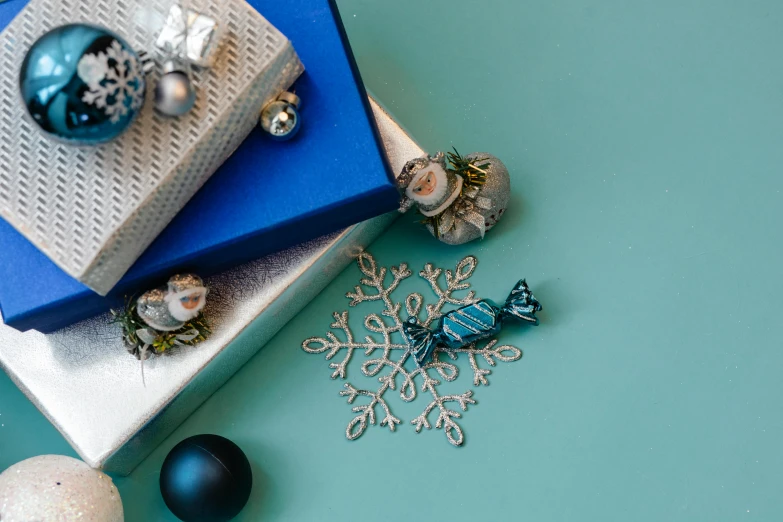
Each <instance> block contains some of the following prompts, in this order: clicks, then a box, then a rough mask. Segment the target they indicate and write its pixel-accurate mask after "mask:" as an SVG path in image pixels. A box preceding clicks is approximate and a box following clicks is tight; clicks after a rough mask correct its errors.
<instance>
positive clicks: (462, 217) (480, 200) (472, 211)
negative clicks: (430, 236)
mask: <svg viewBox="0 0 783 522" xmlns="http://www.w3.org/2000/svg"><path fill="white" fill-rule="evenodd" d="M479 191H480V189H479V187H469V188H467V189H466V190H465V192H464V193H463V194H462V195H461V196H460V197H458V198H457V200H456V201H455V202H454V203H452V204H451V206H450V207H449V208H447V209H446V210H444V211H443V213H442V214H441V215H440V217H439V219H438V233H439V234H441V235H442V234H446V233H447V232H448V231H449V230H451V229H453V228H454V227H455V226H456V224H457V221H464V222H465V223H468V224H470V225H472V226H473V227H475V228H477V229H478V231H479V232H480V233H481V238H482V239H483V238H484V234H485V233H486V231H487V227H486V221H485V220H484V216H482V215H481V214H480V213H479V212H477V211H476V209H477V208H478V209H482V210H489V209H491V208H492V200H491V199H489V198H486V197H484V196H479Z"/></svg>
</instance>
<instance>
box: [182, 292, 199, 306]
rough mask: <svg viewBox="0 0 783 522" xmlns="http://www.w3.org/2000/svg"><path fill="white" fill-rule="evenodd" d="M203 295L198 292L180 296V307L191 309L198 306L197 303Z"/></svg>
mask: <svg viewBox="0 0 783 522" xmlns="http://www.w3.org/2000/svg"><path fill="white" fill-rule="evenodd" d="M203 297H204V296H203V295H202V294H201V293H200V292H199V293H195V294H191V295H186V296H183V297H180V298H179V302H180V303H182V307H183V308H185V309H186V310H193V309H195V308H198V305H199V304H201V299H203Z"/></svg>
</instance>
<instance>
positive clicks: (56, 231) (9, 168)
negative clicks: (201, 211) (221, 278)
mask: <svg viewBox="0 0 783 522" xmlns="http://www.w3.org/2000/svg"><path fill="white" fill-rule="evenodd" d="M172 3H173V2H172V0H80V1H79V8H78V9H75V8H74V3H73V2H63V1H59V0H31V1H30V2H29V3H28V4H27V5H26V6H25V7H24V9H22V11H21V12H20V13H19V14H18V15H17V17H16V18H15V19H14V20H13V21H12V22H11V24H10V25H9V26H8V27H7V28H6V29H5V30H4V31H3V32H2V35H0V64H2V66H0V91H2V92H4V93H15V92H17V91H18V80H19V79H18V73H19V69H20V66H21V63H22V60H23V58H24V55H25V53H26V52H27V50H28V49H29V47H30V45H31V44H32V43H33V42H34V41H35V40H36V39H37V38H38V37H39V36H40V35H42V34H43V33H45V32H46V31H47V30H50V29H52V28H53V27H55V26H58V25H62V24H64V23H71V22H85V23H93V24H100V25H103V26H106V27H108V28H111V30H113V31H114V32H116V33H117V34H119V35H120V36H122V37H123V38H125V39H126V40H127V42H128V44H129V45H130V46H132V47H133V48H134V49H152V48H153V45H154V43H155V40H156V37H157V35H158V33H159V32H160V29H161V27H162V25H163V21H164V20H165V17H166V14H167V13H168V12H169V8H170V7H171V5H172ZM188 6H189V7H190V8H192V9H194V10H196V11H198V12H200V13H203V14H204V15H206V16H207V17H209V18H211V19H213V20H219V21H220V23H221V24H224V25H225V26H226V27H231V30H230V31H227V32H226V34H225V35H224V36H223V38H222V39H221V41H222V44H221V45H223V46H225V47H226V49H225V51H226V52H220V53H218V55H217V57H216V60H215V62H214V64H213V66H212V67H211V68H210V69H199V70H194V71H193V72H192V75H191V80H192V81H193V82H194V84H195V85H196V86H197V88H198V91H199V95H198V97H197V99H196V103H195V105H194V106H193V109H191V110H190V112H188V113H187V114H186V115H184V116H181V117H179V118H177V119H171V118H166V117H165V116H164V115H162V114H160V113H158V112H157V111H155V109H154V106H153V105H154V104H152V103H148V104H145V105H144V107H142V109H141V110H140V113H139V115H138V118H137V119H136V121H135V122H134V123H133V125H131V126H130V128H128V130H127V131H126V132H125V133H124V134H123V135H122V136H119V137H118V138H117V139H116V140H113V141H111V142H109V143H106V144H103V145H101V146H98V147H92V148H89V149H87V148H76V147H73V146H68V145H62V144H57V143H54V142H52V141H50V140H48V139H46V138H45V137H44V136H43V135H42V134H41V133H40V131H39V130H38V127H37V126H36V125H35V124H34V123H33V122H31V121H29V120H28V119H27V117H26V110H25V108H24V106H23V104H22V103H20V102H19V99H18V97H17V96H12V95H4V96H2V97H0V115H1V116H2V117H0V134H2V136H4V137H5V138H4V139H5V143H6V146H5V147H3V149H2V150H0V217H2V218H4V219H5V220H6V221H8V222H9V223H11V225H13V226H14V228H16V229H17V230H18V231H19V232H21V233H22V234H23V235H25V237H27V238H28V239H29V240H30V241H31V242H32V243H33V244H34V245H35V246H36V247H38V248H39V249H40V250H41V251H42V252H44V253H45V254H46V255H47V256H48V257H49V258H51V259H52V260H53V261H54V262H55V263H56V264H57V265H58V266H60V267H61V268H62V269H63V270H65V272H67V273H68V274H70V275H71V276H73V277H74V278H76V279H78V280H79V281H81V282H82V283H84V284H86V285H87V286H89V287H90V288H92V289H93V290H95V291H96V292H98V293H101V294H105V293H106V292H108V291H109V290H110V289H111V288H112V287H113V286H114V284H115V283H116V282H117V281H118V280H119V279H120V277H121V276H122V275H123V274H124V273H125V272H126V271H127V269H128V268H129V267H130V266H131V265H132V264H133V262H134V261H135V260H136V258H137V257H138V256H139V255H140V254H141V252H143V251H144V250H145V249H146V247H147V246H148V245H149V244H150V243H151V242H152V241H153V240H154V239H155V237H156V236H157V235H158V234H159V233H160V231H161V230H163V228H164V227H165V226H166V225H167V224H168V222H169V221H171V219H172V218H173V217H174V215H175V214H176V213H177V212H178V211H179V209H180V208H182V206H183V205H184V204H185V202H187V200H188V199H190V197H191V196H192V195H193V194H195V192H196V191H197V190H198V189H199V187H200V186H201V185H202V184H203V183H204V182H205V181H206V180H207V179H208V178H209V176H210V175H211V174H212V173H213V172H214V171H215V170H216V169H217V167H218V166H220V165H221V164H222V163H223V162H224V161H225V160H226V159H227V158H228V157H229V156H230V155H231V154H232V153H233V152H234V150H236V148H237V147H238V146H239V144H240V143H241V142H242V141H243V140H244V138H245V137H246V136H247V134H248V133H250V132H251V131H252V130H253V129H255V126H256V124H257V123H258V114H259V112H260V111H261V107H263V106H264V105H265V104H266V103H268V102H269V101H270V100H274V99H275V98H276V97H277V96H278V95H279V94H280V93H281V92H282V91H284V90H286V89H287V88H288V87H289V86H290V85H291V84H292V83H293V81H294V80H295V79H296V78H297V77H298V76H299V75H300V74H301V72H302V64H301V63H300V61H299V59H298V58H297V56H296V53H295V51H294V49H293V47H292V46H291V43H290V42H289V41H288V40H287V39H286V38H285V36H283V35H282V34H281V33H280V32H279V31H278V30H277V29H275V28H274V27H273V26H272V25H271V24H270V23H269V22H268V21H266V20H265V19H264V18H263V17H262V16H261V15H260V14H259V13H258V12H257V11H256V10H255V9H253V8H252V7H250V6H249V5H248V4H247V3H246V2H245V1H244V0H224V1H220V2H216V1H214V0H188ZM160 74H161V72H160V69H159V68H157V69H156V70H154V71H152V72H151V73H150V74H149V75H148V76H147V85H148V89H151V88H152V86H153V85H155V84H156V83H157V81H158V78H159V77H160ZM147 94H149V95H150V96H152V93H151V92H148V93H147ZM226 129H231V132H227V131H226Z"/></svg>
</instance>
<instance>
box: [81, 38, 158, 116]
mask: <svg viewBox="0 0 783 522" xmlns="http://www.w3.org/2000/svg"><path fill="white" fill-rule="evenodd" d="M77 73H78V75H79V78H81V79H82V81H84V83H86V84H87V86H88V87H89V90H88V91H87V92H85V93H84V96H83V97H82V101H83V102H85V103H88V104H90V105H95V106H96V107H97V108H99V109H103V112H104V113H105V114H106V115H107V116H110V117H111V121H112V123H117V122H118V121H119V120H120V118H121V117H122V116H124V115H126V114H127V113H128V111H129V110H136V109H139V108H140V107H141V105H142V103H143V102H144V78H143V77H142V74H141V67H140V66H139V62H138V60H137V59H136V57H135V56H134V55H133V54H132V53H130V52H128V50H127V49H125V48H124V47H123V45H122V44H121V43H120V42H118V41H117V40H112V42H111V44H110V45H109V47H107V48H106V51H105V52H100V53H98V54H97V55H96V54H85V55H84V56H82V58H81V60H79V64H78V66H77ZM128 99H129V102H128V101H127V100H128Z"/></svg>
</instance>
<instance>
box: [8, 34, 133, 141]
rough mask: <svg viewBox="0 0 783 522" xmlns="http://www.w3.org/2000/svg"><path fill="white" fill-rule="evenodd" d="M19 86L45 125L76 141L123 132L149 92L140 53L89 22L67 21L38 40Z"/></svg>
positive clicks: (47, 131)
mask: <svg viewBox="0 0 783 522" xmlns="http://www.w3.org/2000/svg"><path fill="white" fill-rule="evenodd" d="M19 88H20V91H21V95H22V102H23V103H24V104H25V107H26V108H27V111H28V113H29V114H30V117H31V119H32V120H33V121H34V122H35V123H36V124H37V125H38V126H39V127H40V128H41V130H42V131H43V132H44V133H45V134H46V135H48V136H50V137H52V138H54V139H56V140H59V141H63V142H66V143H70V144H74V145H95V144H99V143H104V142H106V141H109V140H112V139H114V138H116V137H117V136H119V135H120V134H122V132H124V131H125V130H126V129H127V128H128V127H129V126H130V124H131V123H132V122H133V120H134V119H135V118H136V116H137V115H138V113H139V110H140V109H141V107H142V105H143V104H144V98H145V94H146V83H145V81H144V72H143V70H142V62H141V59H140V58H139V55H138V54H137V53H136V52H135V51H134V50H133V49H132V48H131V47H130V46H129V45H128V44H127V42H125V40H123V39H122V38H121V37H119V36H118V35H116V34H115V33H113V32H112V31H110V30H108V29H105V28H103V27H98V26H94V25H89V24H68V25H63V26H60V27H57V28H55V29H52V30H51V31H49V32H48V33H46V34H44V35H43V36H41V37H40V38H39V39H38V40H36V42H35V43H34V44H33V45H32V46H31V47H30V50H29V51H28V52H27V55H26V56H25V58H24V61H23V62H22V67H21V70H20V72H19Z"/></svg>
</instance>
